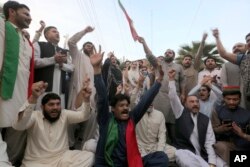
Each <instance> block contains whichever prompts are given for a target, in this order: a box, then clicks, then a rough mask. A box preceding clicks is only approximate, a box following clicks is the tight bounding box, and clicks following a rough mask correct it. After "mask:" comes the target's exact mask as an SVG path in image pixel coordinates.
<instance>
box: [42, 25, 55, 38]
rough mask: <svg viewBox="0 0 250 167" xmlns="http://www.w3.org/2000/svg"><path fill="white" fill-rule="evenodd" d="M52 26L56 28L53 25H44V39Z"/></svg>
mask: <svg viewBox="0 0 250 167" xmlns="http://www.w3.org/2000/svg"><path fill="white" fill-rule="evenodd" d="M52 28H55V29H57V28H56V27H54V26H48V27H46V28H45V29H44V31H43V34H44V37H45V39H47V37H46V33H47V32H48V31H49V30H51V29H52Z"/></svg>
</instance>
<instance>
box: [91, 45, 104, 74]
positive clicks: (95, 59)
mask: <svg viewBox="0 0 250 167" xmlns="http://www.w3.org/2000/svg"><path fill="white" fill-rule="evenodd" d="M103 55H104V52H102V48H101V46H100V45H99V51H98V52H95V53H93V54H92V55H90V62H91V64H92V66H93V68H94V71H95V73H96V74H97V73H100V72H101V71H100V70H101V65H102V59H103Z"/></svg>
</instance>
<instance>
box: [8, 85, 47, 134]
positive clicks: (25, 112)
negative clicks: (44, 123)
mask: <svg viewBox="0 0 250 167" xmlns="http://www.w3.org/2000/svg"><path fill="white" fill-rule="evenodd" d="M47 86H48V84H47V83H45V82H43V81H39V82H36V83H33V84H32V88H31V89H32V94H31V96H30V97H29V99H28V101H26V102H25V104H24V105H23V106H22V107H21V109H20V112H19V113H18V116H17V118H16V119H15V121H14V122H13V125H12V126H13V128H14V129H16V130H25V129H28V128H29V127H31V126H32V125H33V123H34V121H35V120H34V118H33V117H32V113H33V110H34V107H35V105H36V103H37V99H38V97H39V96H40V95H42V94H43V93H44V91H45V90H46V88H47Z"/></svg>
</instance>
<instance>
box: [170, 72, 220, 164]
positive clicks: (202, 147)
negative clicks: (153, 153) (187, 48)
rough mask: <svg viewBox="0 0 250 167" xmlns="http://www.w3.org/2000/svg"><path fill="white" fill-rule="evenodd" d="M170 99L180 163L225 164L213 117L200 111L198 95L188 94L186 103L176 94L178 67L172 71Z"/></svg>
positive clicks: (178, 161) (177, 157)
mask: <svg viewBox="0 0 250 167" xmlns="http://www.w3.org/2000/svg"><path fill="white" fill-rule="evenodd" d="M168 76H169V89H170V90H169V98H170V103H171V106H172V108H173V111H174V115H175V119H176V128H175V132H176V140H175V143H174V146H175V147H176V149H177V151H176V153H175V155H176V162H177V164H178V165H179V166H180V167H184V166H185V167H201V166H202V167H208V166H210V167H214V166H223V164H224V162H223V161H222V160H221V159H220V158H216V154H215V152H214V149H213V144H214V143H215V135H214V132H213V129H212V125H211V121H210V119H209V118H208V117H207V116H206V115H204V114H202V113H201V112H200V104H199V100H198V98H197V97H196V96H194V95H191V96H187V99H186V101H185V104H184V106H182V104H181V102H180V99H179V97H178V95H177V93H176V87H175V70H174V69H171V70H169V72H168Z"/></svg>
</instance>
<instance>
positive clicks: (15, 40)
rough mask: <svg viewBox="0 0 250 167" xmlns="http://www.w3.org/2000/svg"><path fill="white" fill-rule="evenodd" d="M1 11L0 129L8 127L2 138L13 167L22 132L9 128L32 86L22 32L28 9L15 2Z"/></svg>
mask: <svg viewBox="0 0 250 167" xmlns="http://www.w3.org/2000/svg"><path fill="white" fill-rule="evenodd" d="M3 11H4V15H5V19H6V21H4V20H3V19H2V17H0V83H1V84H0V85H1V86H0V92H1V93H0V128H3V127H8V128H6V130H5V135H4V136H3V138H4V140H5V141H6V143H7V151H8V155H9V158H10V161H11V162H12V163H13V165H15V164H16V162H17V161H20V160H21V159H22V155H21V152H23V150H24V146H25V144H24V143H25V133H23V132H21V133H20V132H16V131H15V130H14V129H13V128H10V127H11V125H12V122H13V120H14V119H15V116H16V114H17V112H18V109H19V108H20V107H21V106H22V104H23V103H24V102H25V99H27V97H28V90H29V88H30V87H29V85H31V84H32V83H33V80H32V75H31V74H33V73H32V70H33V68H32V66H31V64H32V61H33V59H32V46H31V43H30V42H29V41H28V39H26V38H25V36H24V35H23V33H22V30H23V29H25V28H29V24H30V23H31V16H30V10H29V8H28V7H27V6H26V5H24V4H20V3H18V2H16V1H8V2H6V3H5V4H4V6H3ZM29 83H30V84H29Z"/></svg>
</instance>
